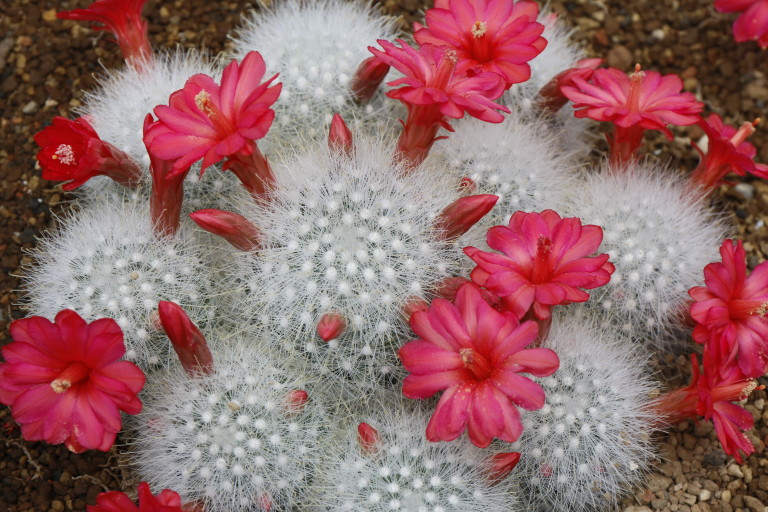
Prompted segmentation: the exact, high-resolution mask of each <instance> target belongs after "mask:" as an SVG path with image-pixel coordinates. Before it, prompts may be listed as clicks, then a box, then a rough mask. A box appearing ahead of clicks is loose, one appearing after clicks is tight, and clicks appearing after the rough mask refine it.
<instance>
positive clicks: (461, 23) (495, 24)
mask: <svg viewBox="0 0 768 512" xmlns="http://www.w3.org/2000/svg"><path fill="white" fill-rule="evenodd" d="M538 15H539V7H538V6H537V5H536V3H535V2H529V1H525V0H524V1H519V2H514V1H512V0H436V1H435V7H434V8H433V9H428V10H427V12H426V21H427V26H426V27H422V28H419V29H418V30H416V31H415V33H414V34H413V35H414V38H415V39H416V41H418V43H419V44H421V45H424V44H434V45H436V46H449V47H451V48H453V49H454V50H455V51H456V55H457V57H458V58H459V59H460V63H459V65H458V66H457V68H458V69H457V72H458V73H468V74H470V75H473V74H476V73H481V72H488V71H490V72H493V73H498V74H499V75H501V76H503V77H504V81H505V82H506V88H509V87H510V86H512V84H516V83H520V82H525V81H526V80H528V79H529V78H530V77H531V67H530V66H529V65H528V61H530V60H531V59H533V58H534V57H536V56H537V55H539V54H540V53H541V52H542V51H543V50H544V48H546V46H547V40H546V39H544V38H543V37H541V34H542V32H544V25H542V24H541V23H538V22H537V21H536V18H537V16H538Z"/></svg>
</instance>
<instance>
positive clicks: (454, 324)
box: [399, 283, 560, 447]
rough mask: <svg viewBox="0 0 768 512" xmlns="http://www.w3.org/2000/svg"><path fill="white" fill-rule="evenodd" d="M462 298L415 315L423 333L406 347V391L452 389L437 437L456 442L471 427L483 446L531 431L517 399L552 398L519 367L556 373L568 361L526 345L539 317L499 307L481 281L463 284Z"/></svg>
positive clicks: (537, 403)
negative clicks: (524, 317) (521, 318)
mask: <svg viewBox="0 0 768 512" xmlns="http://www.w3.org/2000/svg"><path fill="white" fill-rule="evenodd" d="M455 302H456V305H453V304H452V303H450V302H449V301H447V300H445V299H435V300H434V301H433V302H432V305H431V306H430V308H429V310H427V311H417V312H415V313H413V316H411V328H412V329H413V331H414V332H415V333H416V335H418V336H419V339H417V340H414V341H411V342H409V343H406V344H405V345H404V346H403V347H402V348H401V349H400V351H399V356H400V359H401V360H402V362H403V366H405V369H406V370H408V371H409V372H410V375H408V376H407V377H406V378H405V381H404V382H403V395H404V396H406V397H408V398H429V397H431V396H432V395H434V394H435V393H437V392H438V391H443V390H444V393H443V394H442V396H441V397H440V402H439V403H438V404H437V408H436V409H435V412H434V414H433V415H432V418H431V419H430V420H429V423H428V424H427V431H426V435H427V439H428V440H429V441H433V442H436V441H452V440H454V439H456V438H457V437H459V436H460V435H461V433H462V432H464V430H468V433H469V439H470V441H471V442H472V443H473V444H475V445H476V446H480V447H486V446H488V445H489V444H490V442H491V441H492V440H493V438H495V437H497V438H499V439H502V440H504V441H507V442H510V443H511V442H514V441H515V440H517V438H518V437H519V436H520V433H521V432H522V430H523V426H522V424H521V423H520V413H519V412H518V410H517V407H516V406H520V407H523V408H524V409H528V410H535V409H539V408H541V407H542V406H543V405H544V390H543V389H542V388H541V386H540V385H538V384H537V383H535V382H533V381H531V380H529V379H527V378H525V377H522V376H521V375H518V374H519V373H523V372H525V373H530V374H532V375H535V376H537V377H544V376H547V375H551V374H552V373H554V372H555V370H557V368H558V366H559V365H560V361H559V359H558V357H557V355H556V354H555V353H554V352H553V351H551V350H549V349H546V348H531V349H525V348H524V347H526V346H528V345H530V344H531V343H532V342H533V341H534V340H535V339H536V335H537V333H538V327H537V325H536V323H535V322H524V323H522V324H520V323H519V322H518V320H517V319H516V318H515V317H514V316H513V315H511V314H509V313H500V312H498V311H496V310H495V309H493V308H492V307H491V306H489V305H488V304H487V303H486V302H485V301H484V300H483V297H482V294H481V292H480V289H479V288H478V287H477V286H476V285H474V284H472V283H469V284H466V285H464V286H463V287H461V289H459V291H458V293H457V294H456V301H455Z"/></svg>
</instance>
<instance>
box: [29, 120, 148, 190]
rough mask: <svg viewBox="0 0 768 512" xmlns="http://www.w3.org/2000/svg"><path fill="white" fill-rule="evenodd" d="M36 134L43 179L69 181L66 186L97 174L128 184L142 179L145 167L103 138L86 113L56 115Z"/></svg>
mask: <svg viewBox="0 0 768 512" xmlns="http://www.w3.org/2000/svg"><path fill="white" fill-rule="evenodd" d="M34 138H35V142H36V143H37V145H38V146H40V148H41V149H40V151H39V152H38V153H37V161H38V163H39V164H40V167H41V168H42V169H43V179H46V180H52V181H68V183H65V184H64V185H62V188H63V189H64V190H73V189H76V188H77V187H79V186H80V185H82V184H83V183H85V182H86V181H88V180H89V179H91V178H93V177H94V176H102V175H103V176H108V177H110V178H111V179H113V180H114V181H116V182H117V183H119V184H121V185H123V186H126V187H135V186H136V185H137V184H138V183H139V181H140V180H141V170H140V169H139V167H138V166H137V165H136V163H135V162H134V161H133V160H132V159H131V157H129V156H128V155H127V154H125V153H124V152H123V151H120V150H119V149H117V148H116V147H115V146H113V145H112V144H110V143H109V142H105V141H103V140H101V138H99V135H98V134H97V133H96V130H94V129H93V127H92V126H91V124H90V123H89V122H88V119H87V118H85V117H80V118H77V119H75V120H74V121H71V120H69V119H67V118H64V117H59V116H56V117H54V118H53V123H52V125H51V126H49V127H47V128H44V129H43V130H41V131H39V132H37V134H35V137H34Z"/></svg>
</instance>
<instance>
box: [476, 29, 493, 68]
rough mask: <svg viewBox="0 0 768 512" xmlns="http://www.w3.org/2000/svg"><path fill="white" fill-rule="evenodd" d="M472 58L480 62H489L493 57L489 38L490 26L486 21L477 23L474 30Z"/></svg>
mask: <svg viewBox="0 0 768 512" xmlns="http://www.w3.org/2000/svg"><path fill="white" fill-rule="evenodd" d="M470 32H472V57H473V58H474V59H475V60H476V61H478V62H488V61H489V60H491V59H492V57H493V52H491V42H490V40H489V38H488V34H487V32H488V25H486V23H485V22H484V21H476V22H475V24H474V25H472V28H471V29H470Z"/></svg>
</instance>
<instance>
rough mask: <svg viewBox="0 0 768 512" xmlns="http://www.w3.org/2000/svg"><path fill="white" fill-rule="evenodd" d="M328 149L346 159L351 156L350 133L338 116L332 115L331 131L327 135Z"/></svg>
mask: <svg viewBox="0 0 768 512" xmlns="http://www.w3.org/2000/svg"><path fill="white" fill-rule="evenodd" d="M328 147H330V148H331V149H332V150H334V151H338V152H341V153H344V154H345V155H347V156H348V157H351V156H352V149H353V146H352V132H351V131H349V128H347V124H346V123H345V122H344V119H342V118H341V116H340V115H339V114H333V120H332V121H331V129H330V132H329V133H328Z"/></svg>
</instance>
